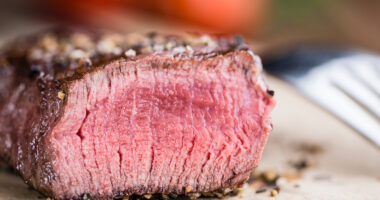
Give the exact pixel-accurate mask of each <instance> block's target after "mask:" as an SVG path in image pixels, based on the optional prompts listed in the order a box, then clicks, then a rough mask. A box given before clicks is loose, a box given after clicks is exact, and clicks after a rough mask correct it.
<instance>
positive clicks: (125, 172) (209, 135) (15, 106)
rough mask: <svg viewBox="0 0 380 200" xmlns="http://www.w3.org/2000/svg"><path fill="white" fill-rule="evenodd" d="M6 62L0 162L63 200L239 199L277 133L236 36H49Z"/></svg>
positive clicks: (253, 65) (269, 102)
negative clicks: (238, 191) (145, 199)
mask: <svg viewBox="0 0 380 200" xmlns="http://www.w3.org/2000/svg"><path fill="white" fill-rule="evenodd" d="M0 59H1V60H0V63H1V65H0V77H1V79H0V156H1V158H2V159H3V160H4V161H5V162H6V163H8V164H9V165H10V166H11V167H13V168H14V169H15V170H16V171H17V172H18V173H19V174H20V175H21V176H22V177H23V178H24V180H25V181H26V182H27V183H28V184H30V185H31V186H33V187H34V188H35V189H37V190H39V191H41V192H42V193H44V194H46V195H48V196H51V197H54V198H56V199H76V198H81V197H82V196H83V195H90V196H91V197H92V198H112V197H117V196H123V195H126V196H128V195H133V194H138V195H143V194H154V193H175V194H192V193H198V192H213V191H217V190H218V191H220V190H221V191H223V190H227V189H231V188H236V187H238V186H240V185H241V184H243V183H244V182H245V181H246V180H247V179H248V176H249V174H250V172H251V171H252V170H253V169H254V168H255V167H257V165H258V163H259V160H260V156H261V153H262V151H263V147H264V145H265V143H266V140H267V137H268V134H269V132H270V131H271V122H270V117H269V114H270V112H271V110H272V108H273V106H274V100H273V98H272V95H273V92H271V91H269V90H268V89H267V86H266V85H265V83H264V77H263V74H262V67H261V63H260V60H259V58H258V57H257V56H255V55H254V54H253V53H252V52H251V51H250V50H249V49H248V48H247V46H246V45H245V44H243V43H242V42H241V39H240V38H238V37H213V38H211V37H209V36H197V35H184V36H171V35H160V34H152V33H150V34H128V35H123V34H114V33H112V34H111V33H96V34H94V33H88V32H78V31H74V32H70V31H67V32H64V33H62V31H50V32H48V33H45V34H38V35H37V36H33V37H29V38H27V39H24V40H23V41H19V42H15V43H13V44H12V45H10V48H8V49H6V50H5V51H4V53H3V54H2V55H1V58H0Z"/></svg>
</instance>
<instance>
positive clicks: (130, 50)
mask: <svg viewBox="0 0 380 200" xmlns="http://www.w3.org/2000/svg"><path fill="white" fill-rule="evenodd" d="M124 55H125V56H127V57H133V56H136V51H135V50H133V49H129V50H128V51H126V52H125V53H124Z"/></svg>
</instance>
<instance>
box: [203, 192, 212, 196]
mask: <svg viewBox="0 0 380 200" xmlns="http://www.w3.org/2000/svg"><path fill="white" fill-rule="evenodd" d="M202 196H205V197H213V196H214V194H213V193H211V192H202Z"/></svg>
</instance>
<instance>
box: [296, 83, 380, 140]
mask: <svg viewBox="0 0 380 200" xmlns="http://www.w3.org/2000/svg"><path fill="white" fill-rule="evenodd" d="M298 86H300V87H299V88H300V89H301V90H302V91H303V92H304V93H305V94H306V95H307V96H309V97H310V98H311V99H313V100H314V101H315V102H316V103H317V104H319V105H320V106H322V107H324V108H325V109H326V110H328V111H329V112H331V113H332V114H334V115H335V116H336V117H337V118H338V119H340V120H341V121H343V122H344V123H345V124H347V125H349V126H350V127H351V128H353V129H354V130H356V131H357V132H359V133H360V134H361V135H363V136H364V137H366V138H367V139H368V140H369V141H371V142H373V143H374V144H376V145H377V146H378V147H380V124H379V123H378V121H377V120H375V119H374V118H373V117H372V115H370V114H369V113H367V112H366V111H365V110H364V109H362V108H361V107H360V106H359V105H358V104H356V103H355V102H354V101H352V99H350V98H349V97H348V96H347V95H346V94H344V93H343V92H342V91H341V90H339V89H338V88H336V87H334V86H333V85H332V84H331V83H328V82H325V83H324V84H321V82H318V84H309V85H307V86H302V85H298Z"/></svg>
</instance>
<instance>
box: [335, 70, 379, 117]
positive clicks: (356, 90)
mask: <svg viewBox="0 0 380 200" xmlns="http://www.w3.org/2000/svg"><path fill="white" fill-rule="evenodd" d="M351 67H353V66H351ZM331 70H332V71H331V74H329V79H330V80H331V81H332V83H333V84H334V85H335V86H336V87H338V88H339V89H340V90H342V91H343V92H344V93H346V95H347V96H349V97H350V98H352V99H353V100H355V101H356V102H357V103H359V104H360V105H361V106H363V107H364V108H365V109H366V110H367V111H368V112H370V113H371V114H373V115H374V116H375V117H376V118H377V119H378V120H380V98H379V96H377V95H376V93H374V92H373V91H372V90H371V89H369V88H368V87H367V86H366V85H365V84H363V82H364V80H362V79H359V80H358V78H357V76H353V74H352V72H351V71H350V70H347V66H344V65H342V66H336V67H334V68H333V69H331Z"/></svg>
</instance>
